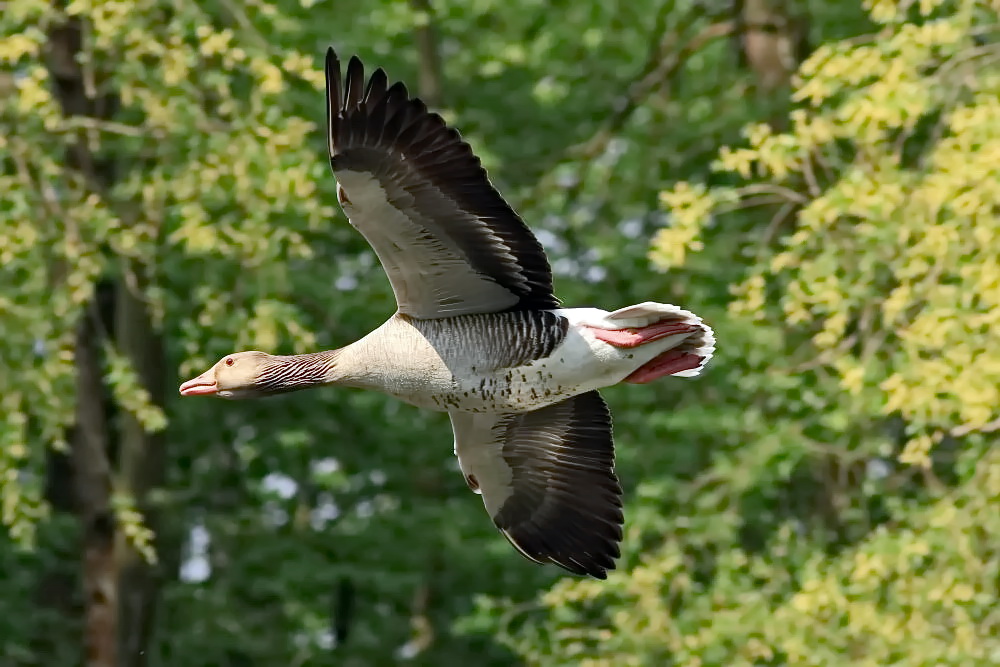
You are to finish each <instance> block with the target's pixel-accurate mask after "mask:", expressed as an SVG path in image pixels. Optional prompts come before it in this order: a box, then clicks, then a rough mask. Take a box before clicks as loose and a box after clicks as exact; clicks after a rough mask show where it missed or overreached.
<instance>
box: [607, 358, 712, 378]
mask: <svg viewBox="0 0 1000 667" xmlns="http://www.w3.org/2000/svg"><path fill="white" fill-rule="evenodd" d="M703 360H704V357H699V356H698V355H697V354H691V353H690V352H683V351H681V350H667V351H666V352H664V353H663V354H661V355H660V356H658V357H655V358H654V359H653V360H652V361H647V362H646V363H645V364H643V365H642V366H640V367H639V369H638V370H636V371H633V372H632V374H631V375H629V376H628V377H626V378H625V379H624V380H622V382H631V383H632V384H646V383H647V382H652V381H653V380H656V379H658V378H661V377H664V376H665V375H673V374H674V373H680V372H681V371H689V370H691V369H692V368H698V365H699V364H701V362H702V361H703Z"/></svg>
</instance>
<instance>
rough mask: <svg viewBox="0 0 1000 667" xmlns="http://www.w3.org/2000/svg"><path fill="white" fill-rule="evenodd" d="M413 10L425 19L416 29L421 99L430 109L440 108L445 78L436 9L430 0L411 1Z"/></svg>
mask: <svg viewBox="0 0 1000 667" xmlns="http://www.w3.org/2000/svg"><path fill="white" fill-rule="evenodd" d="M411 2H412V3H413V8H414V9H416V10H417V11H418V12H420V13H421V15H422V16H423V17H424V19H423V20H422V21H418V23H417V27H416V29H415V33H416V34H415V35H414V37H415V39H416V42H417V53H418V54H419V55H420V59H419V62H418V66H419V70H418V72H417V85H418V88H417V89H418V91H419V95H420V98H421V99H422V100H423V101H424V103H425V104H427V106H429V107H436V106H440V105H441V102H442V96H443V94H444V77H443V76H442V74H441V54H440V51H439V50H438V42H437V31H436V30H435V28H434V8H433V7H431V3H430V0H411Z"/></svg>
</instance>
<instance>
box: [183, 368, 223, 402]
mask: <svg viewBox="0 0 1000 667" xmlns="http://www.w3.org/2000/svg"><path fill="white" fill-rule="evenodd" d="M212 370H214V369H212ZM212 370H209V371H207V372H205V373H202V374H201V375H199V376H198V377H196V378H194V379H193V380H188V381H187V382H185V383H184V384H182V385H181V390H180V391H181V396H201V395H207V394H215V393H218V391H219V386H218V385H217V384H215V377H214V373H213V372H212Z"/></svg>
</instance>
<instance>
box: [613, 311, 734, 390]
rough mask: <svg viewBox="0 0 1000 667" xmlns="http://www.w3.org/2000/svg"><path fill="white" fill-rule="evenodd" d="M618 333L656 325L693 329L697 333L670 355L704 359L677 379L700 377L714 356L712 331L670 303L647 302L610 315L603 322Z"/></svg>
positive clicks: (677, 374) (693, 315)
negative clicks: (672, 324)
mask: <svg viewBox="0 0 1000 667" xmlns="http://www.w3.org/2000/svg"><path fill="white" fill-rule="evenodd" d="M604 319H605V321H606V322H607V323H608V324H609V325H611V327H609V328H615V329H636V330H638V331H641V330H643V329H645V328H647V327H652V326H653V325H656V326H658V327H659V326H661V325H667V324H671V323H676V324H679V325H685V324H686V325H690V326H691V327H692V328H693V329H694V331H693V332H692V333H690V334H689V335H688V336H687V338H685V339H684V340H683V341H681V342H680V344H679V345H677V347H675V348H673V349H672V350H671V352H679V353H683V354H691V355H695V356H697V357H700V358H701V361H700V363H699V364H698V366H697V367H696V368H691V369H688V370H683V371H679V372H677V373H672V375H673V376H674V377H695V376H696V375H699V374H701V369H703V368H704V367H705V364H707V363H708V361H709V359H711V358H712V355H713V354H714V353H715V332H714V331H712V327H710V326H708V325H707V324H705V322H704V321H702V319H701V318H700V317H698V316H697V315H695V314H694V313H692V312H690V311H687V310H684V309H683V308H680V307H678V306H674V305H671V304H669V303H656V302H655V301H644V302H643V303H639V304H636V305H634V306H626V307H625V308H619V309H618V310H616V311H614V312H612V313H608V315H607V316H606V317H605V318H604Z"/></svg>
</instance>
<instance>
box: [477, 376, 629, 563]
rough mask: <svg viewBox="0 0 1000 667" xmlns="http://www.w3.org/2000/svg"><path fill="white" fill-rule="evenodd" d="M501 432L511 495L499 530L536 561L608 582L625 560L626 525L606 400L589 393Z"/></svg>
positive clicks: (512, 419) (517, 418) (510, 420)
mask: <svg viewBox="0 0 1000 667" xmlns="http://www.w3.org/2000/svg"><path fill="white" fill-rule="evenodd" d="M499 426H500V428H502V433H503V434H502V436H501V437H502V438H503V440H504V445H503V450H502V456H503V459H504V461H505V462H506V463H507V465H509V466H510V468H511V470H512V485H513V493H512V494H511V495H510V497H509V498H508V499H507V501H506V502H505V503H504V505H503V507H501V508H500V510H499V511H498V512H497V513H496V515H495V516H494V517H493V521H494V523H496V525H497V527H498V528H500V530H502V531H503V533H504V535H506V536H507V538H508V539H509V540H510V542H511V543H512V544H513V545H514V546H515V547H517V549H518V551H520V552H521V553H523V554H524V555H525V556H527V557H528V558H530V559H532V560H534V561H537V562H539V563H554V564H556V565H559V566H561V567H563V568H565V569H567V570H569V571H570V572H574V573H576V574H581V575H590V576H592V577H596V578H598V579H604V578H606V577H607V571H608V570H611V569H614V567H615V559H616V558H618V556H619V555H620V551H619V547H618V544H619V542H621V539H622V523H623V522H624V517H623V514H622V500H621V495H622V489H621V485H620V484H619V483H618V478H617V477H616V476H615V472H614V460H615V455H614V443H613V439H612V432H611V413H610V411H609V410H608V406H607V404H606V403H605V402H604V399H602V398H601V395H600V394H599V393H597V392H596V391H590V392H587V393H584V394H580V395H579V396H574V397H573V398H570V399H567V400H565V401H562V402H561V403H556V404H555V405H550V406H548V407H545V408H542V409H540V410H535V411H534V412H528V413H524V414H518V415H509V416H506V417H505V418H504V421H503V422H502V423H501V424H500V425H499Z"/></svg>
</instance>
